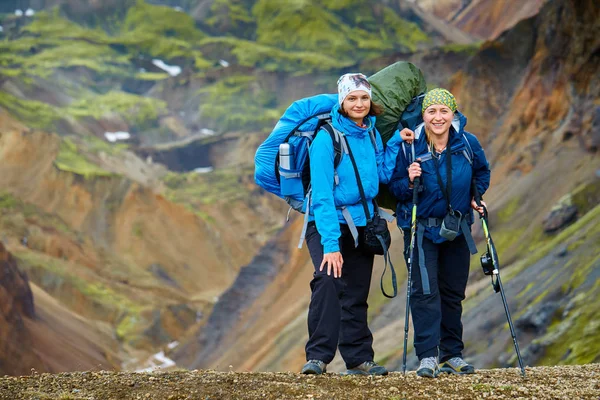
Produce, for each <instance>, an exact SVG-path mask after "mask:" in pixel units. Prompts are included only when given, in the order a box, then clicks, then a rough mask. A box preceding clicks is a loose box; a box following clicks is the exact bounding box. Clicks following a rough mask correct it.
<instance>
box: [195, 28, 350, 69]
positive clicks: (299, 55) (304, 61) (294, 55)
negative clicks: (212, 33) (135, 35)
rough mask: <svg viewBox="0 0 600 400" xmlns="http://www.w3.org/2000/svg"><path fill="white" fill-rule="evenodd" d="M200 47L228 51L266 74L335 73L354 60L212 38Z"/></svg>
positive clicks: (312, 50) (230, 39) (242, 41)
mask: <svg viewBox="0 0 600 400" xmlns="http://www.w3.org/2000/svg"><path fill="white" fill-rule="evenodd" d="M200 45H202V46H216V47H219V48H222V49H228V50H229V51H230V52H231V54H232V55H233V56H234V57H235V58H236V59H237V62H238V64H240V65H242V66H245V67H258V68H261V69H263V70H265V71H284V72H296V73H299V74H308V73H311V72H315V71H328V70H338V69H340V68H344V67H348V66H350V65H353V64H354V63H355V62H356V60H353V59H350V58H347V57H345V58H336V57H334V56H332V55H329V54H327V53H324V52H317V51H314V49H310V50H307V51H286V50H282V49H279V48H277V47H275V46H270V45H265V44H260V43H256V42H254V41H251V40H244V39H239V38H234V37H211V38H206V39H204V40H202V41H201V42H200Z"/></svg>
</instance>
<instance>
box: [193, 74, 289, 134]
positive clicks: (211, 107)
mask: <svg viewBox="0 0 600 400" xmlns="http://www.w3.org/2000/svg"><path fill="white" fill-rule="evenodd" d="M200 92H201V93H203V94H204V95H205V99H206V100H205V101H203V102H202V104H201V105H200V112H201V113H202V115H203V116H205V117H206V118H210V119H212V120H215V121H219V126H218V129H219V130H221V131H227V130H233V129H237V128H244V129H245V130H248V129H260V128H261V127H264V126H268V125H270V124H272V123H273V121H276V120H277V118H279V117H280V116H281V113H282V110H280V109H278V108H277V103H276V98H275V94H274V93H272V92H271V91H269V90H268V89H267V88H265V87H263V86H262V85H261V82H260V81H259V80H258V79H256V78H255V77H253V76H245V75H234V76H230V77H227V78H224V79H222V80H220V81H218V82H217V83H215V84H213V85H211V86H208V87H206V88H203V89H202V90H201V91H200Z"/></svg>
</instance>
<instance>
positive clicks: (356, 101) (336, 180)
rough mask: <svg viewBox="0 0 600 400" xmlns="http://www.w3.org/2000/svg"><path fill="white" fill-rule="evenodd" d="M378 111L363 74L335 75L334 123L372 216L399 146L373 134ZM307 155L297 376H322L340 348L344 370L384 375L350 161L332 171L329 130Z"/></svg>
mask: <svg viewBox="0 0 600 400" xmlns="http://www.w3.org/2000/svg"><path fill="white" fill-rule="evenodd" d="M380 112H381V109H380V107H379V106H377V105H376V104H374V103H372V102H371V85H370V84H369V82H368V81H367V79H366V77H365V76H364V75H363V74H346V75H343V76H342V77H340V79H339V80H338V104H336V105H335V106H334V107H333V109H332V111H331V119H332V121H331V124H332V127H333V128H334V130H336V131H338V132H341V133H343V135H344V137H345V141H346V143H347V145H348V147H349V148H350V150H351V152H352V154H353V156H354V159H355V160H356V163H357V169H358V175H359V176H360V181H361V183H362V186H363V188H364V193H365V198H366V200H367V203H368V211H369V213H370V216H371V217H372V216H373V212H374V206H373V199H374V198H375V196H376V195H377V193H378V191H379V182H383V183H387V182H388V180H389V176H390V175H391V173H392V171H393V168H394V164H395V161H394V160H395V158H396V154H397V152H398V150H399V143H400V136H399V135H395V136H394V138H392V139H390V141H389V142H388V147H387V150H386V151H385V152H384V149H383V143H382V141H381V137H380V135H379V132H377V130H376V129H375V116H376V115H377V114H378V113H380ZM342 147H344V146H342ZM309 154H310V173H311V186H312V208H311V222H309V224H308V228H307V230H306V243H307V246H308V250H309V252H310V256H311V258H312V262H313V264H314V267H315V272H314V275H313V279H312V281H311V284H310V287H311V291H312V296H311V301H310V306H309V311H308V333H309V339H308V342H307V344H306V359H307V363H306V364H305V365H304V367H303V368H302V373H305V374H321V373H323V372H325V371H326V368H327V364H329V363H330V362H331V361H332V360H333V358H334V356H335V353H336V349H337V348H339V350H340V353H341V355H342V358H343V359H344V361H345V363H346V367H347V368H348V372H347V373H349V374H373V375H386V374H387V373H388V372H387V370H386V369H385V368H384V367H383V366H380V365H377V364H376V363H375V362H373V358H374V352H373V346H372V344H373V336H372V334H371V331H370V330H369V327H368V325H367V307H368V306H367V296H368V294H369V286H370V282H371V273H372V270H373V258H374V255H373V253H370V252H368V251H366V250H365V249H364V248H363V246H362V244H361V243H362V241H363V235H364V227H365V225H366V223H367V219H366V215H365V210H364V207H363V205H362V203H361V195H360V192H359V189H358V185H357V176H356V173H355V171H354V167H353V165H352V161H351V160H350V157H349V156H348V155H347V154H342V158H341V161H340V163H339V165H338V166H337V168H335V169H334V146H333V140H332V137H331V136H330V135H329V134H327V133H326V132H320V133H319V134H318V135H316V138H315V140H314V141H313V143H312V144H311V146H310V153H309ZM386 161H387V162H386ZM386 166H387V168H386ZM353 232H354V235H353Z"/></svg>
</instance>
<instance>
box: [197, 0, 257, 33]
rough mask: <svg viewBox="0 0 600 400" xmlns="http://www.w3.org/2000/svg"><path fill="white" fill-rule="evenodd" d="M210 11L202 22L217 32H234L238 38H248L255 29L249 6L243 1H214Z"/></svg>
mask: <svg viewBox="0 0 600 400" xmlns="http://www.w3.org/2000/svg"><path fill="white" fill-rule="evenodd" d="M210 11H211V15H210V16H209V17H208V18H206V19H205V21H204V22H205V23H206V24H207V25H208V26H210V27H212V28H214V29H216V30H218V31H221V32H227V31H234V30H235V32H237V33H238V36H240V37H246V38H250V37H251V36H252V34H253V32H254V30H255V29H256V23H255V20H254V18H253V16H252V10H251V4H249V2H247V1H245V0H214V1H213V3H212V5H211V7H210Z"/></svg>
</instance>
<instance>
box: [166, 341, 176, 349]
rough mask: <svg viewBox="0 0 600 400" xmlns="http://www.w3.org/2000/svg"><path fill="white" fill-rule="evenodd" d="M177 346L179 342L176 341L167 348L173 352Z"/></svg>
mask: <svg viewBox="0 0 600 400" xmlns="http://www.w3.org/2000/svg"><path fill="white" fill-rule="evenodd" d="M177 346H179V342H178V341H174V342H171V343H169V344H168V345H167V348H168V349H169V350H173V349H174V348H175V347H177Z"/></svg>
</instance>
